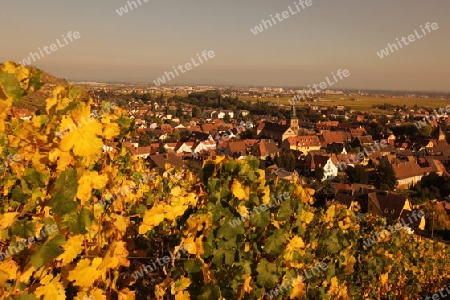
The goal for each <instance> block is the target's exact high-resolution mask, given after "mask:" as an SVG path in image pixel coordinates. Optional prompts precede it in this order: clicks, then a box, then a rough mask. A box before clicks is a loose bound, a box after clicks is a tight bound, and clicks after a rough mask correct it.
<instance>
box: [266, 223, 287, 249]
mask: <svg viewBox="0 0 450 300" xmlns="http://www.w3.org/2000/svg"><path fill="white" fill-rule="evenodd" d="M285 236H286V235H285V231H284V230H281V229H278V230H276V231H275V232H274V233H273V234H272V235H271V236H270V237H269V238H268V239H267V242H266V245H265V246H264V252H266V253H268V254H272V255H279V254H281V252H282V251H283V244H284V243H285V242H286V238H285Z"/></svg>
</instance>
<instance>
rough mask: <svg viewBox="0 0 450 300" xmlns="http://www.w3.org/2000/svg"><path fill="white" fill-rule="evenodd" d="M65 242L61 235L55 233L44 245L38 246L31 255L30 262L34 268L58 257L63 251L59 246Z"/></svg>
mask: <svg viewBox="0 0 450 300" xmlns="http://www.w3.org/2000/svg"><path fill="white" fill-rule="evenodd" d="M65 242H66V239H65V238H64V237H63V236H62V235H59V234H58V235H56V236H54V237H53V238H52V239H50V240H49V241H47V242H46V243H45V244H44V245H40V246H38V248H37V249H36V251H35V252H34V253H33V255H31V264H32V265H33V267H34V268H35V269H39V268H40V267H42V266H43V265H44V264H45V263H47V262H48V261H49V260H51V259H54V258H56V257H58V255H60V254H61V253H62V252H63V251H62V250H61V248H60V246H62V245H63V244H64V243H65Z"/></svg>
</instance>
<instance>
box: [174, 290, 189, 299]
mask: <svg viewBox="0 0 450 300" xmlns="http://www.w3.org/2000/svg"><path fill="white" fill-rule="evenodd" d="M190 299H191V296H190V295H189V293H188V292H186V291H184V292H177V293H176V294H175V300H190Z"/></svg>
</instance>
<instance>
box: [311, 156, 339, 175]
mask: <svg viewBox="0 0 450 300" xmlns="http://www.w3.org/2000/svg"><path fill="white" fill-rule="evenodd" d="M307 157H309V160H308V159H307V163H308V166H307V169H309V170H307V171H309V172H310V173H314V172H315V170H316V169H317V168H322V169H323V178H322V181H323V180H326V179H333V178H335V177H336V176H337V175H338V168H337V166H336V165H335V163H334V162H333V160H332V158H331V156H327V155H314V154H310V155H308V156H307Z"/></svg>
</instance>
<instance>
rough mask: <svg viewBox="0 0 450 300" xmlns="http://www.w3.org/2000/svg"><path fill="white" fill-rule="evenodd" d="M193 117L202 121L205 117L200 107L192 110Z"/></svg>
mask: <svg viewBox="0 0 450 300" xmlns="http://www.w3.org/2000/svg"><path fill="white" fill-rule="evenodd" d="M192 117H193V118H197V119H200V118H202V117H203V114H202V110H201V109H200V107H198V106H194V107H193V108H192Z"/></svg>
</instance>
